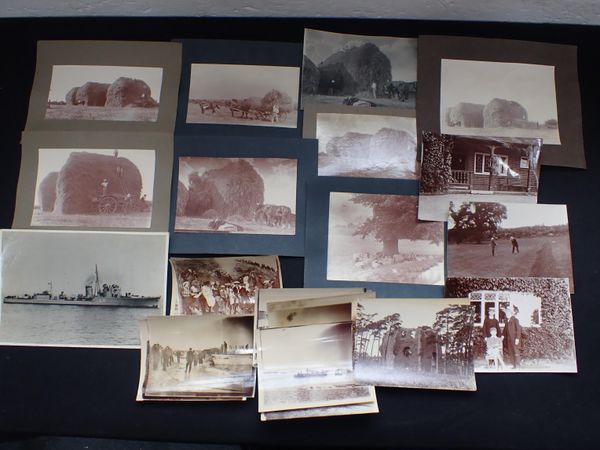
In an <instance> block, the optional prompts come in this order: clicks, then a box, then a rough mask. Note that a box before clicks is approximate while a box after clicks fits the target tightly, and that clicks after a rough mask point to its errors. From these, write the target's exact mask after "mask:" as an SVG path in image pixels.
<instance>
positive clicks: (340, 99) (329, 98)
mask: <svg viewBox="0 0 600 450" xmlns="http://www.w3.org/2000/svg"><path fill="white" fill-rule="evenodd" d="M348 97H357V98H360V99H362V100H368V101H370V102H373V103H375V104H376V106H384V107H395V108H402V109H414V108H415V105H416V98H415V94H410V95H409V97H408V100H406V101H404V102H401V101H400V100H398V99H397V98H387V97H378V98H373V94H371V93H367V92H359V93H358V94H355V95H308V94H302V102H303V104H305V105H306V104H312V103H318V104H320V105H343V104H344V99H346V98H348Z"/></svg>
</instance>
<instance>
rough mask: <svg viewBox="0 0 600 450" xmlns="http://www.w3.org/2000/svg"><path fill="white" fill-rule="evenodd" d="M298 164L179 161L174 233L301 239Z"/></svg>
mask: <svg viewBox="0 0 600 450" xmlns="http://www.w3.org/2000/svg"><path fill="white" fill-rule="evenodd" d="M297 166H298V161H297V160H296V159H284V158H220V157H180V158H179V183H178V187H177V206H176V218H175V231H190V232H194V231H202V232H213V233H243V234H275V235H295V234H296V185H297V175H298V174H297Z"/></svg>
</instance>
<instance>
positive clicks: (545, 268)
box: [447, 202, 574, 292]
mask: <svg viewBox="0 0 600 450" xmlns="http://www.w3.org/2000/svg"><path fill="white" fill-rule="evenodd" d="M447 252H448V276H450V277H492V278H493V277H548V278H569V280H570V286H571V292H574V289H573V263H572V261H571V240H570V237H569V219H568V216H567V206H566V205H541V204H536V205H527V204H523V203H501V202H485V203H483V202H464V203H462V204H459V205H454V204H452V205H451V207H450V211H449V217H448V247H447Z"/></svg>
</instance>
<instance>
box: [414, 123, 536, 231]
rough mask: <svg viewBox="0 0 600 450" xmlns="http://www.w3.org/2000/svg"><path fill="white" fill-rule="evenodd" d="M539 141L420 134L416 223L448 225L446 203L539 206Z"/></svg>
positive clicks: (429, 133)
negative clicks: (429, 222) (417, 218)
mask: <svg viewBox="0 0 600 450" xmlns="http://www.w3.org/2000/svg"><path fill="white" fill-rule="evenodd" d="M541 147H542V142H541V140H540V139H521V138H480V137H468V136H454V135H449V134H438V133H434V132H424V133H423V145H422V155H421V179H420V182H419V219H420V220H437V221H446V220H448V205H449V204H450V202H452V203H454V204H460V203H462V202H465V201H475V202H477V201H483V202H490V201H498V202H510V203H527V204H535V203H537V195H538V184H539V176H540V163H539V162H540V152H541V151H543V150H542V148H541Z"/></svg>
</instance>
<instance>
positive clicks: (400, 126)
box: [316, 113, 418, 179]
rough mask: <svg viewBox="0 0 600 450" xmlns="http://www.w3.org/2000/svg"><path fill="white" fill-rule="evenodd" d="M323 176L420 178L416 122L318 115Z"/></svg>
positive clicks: (375, 117)
mask: <svg viewBox="0 0 600 450" xmlns="http://www.w3.org/2000/svg"><path fill="white" fill-rule="evenodd" d="M316 128H317V133H316V138H317V139H318V140H319V172H318V173H319V175H320V176H341V177H361V178H396V179H416V178H417V173H418V170H417V136H416V119H415V118H410V117H398V116H380V115H365V114H336V113H317V115H316Z"/></svg>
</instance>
